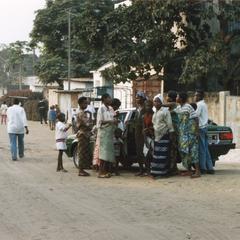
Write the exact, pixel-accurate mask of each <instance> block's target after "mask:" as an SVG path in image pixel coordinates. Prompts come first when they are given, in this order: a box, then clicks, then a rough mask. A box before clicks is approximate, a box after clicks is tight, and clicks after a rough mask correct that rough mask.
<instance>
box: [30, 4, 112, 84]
mask: <svg viewBox="0 0 240 240" xmlns="http://www.w3.org/2000/svg"><path fill="white" fill-rule="evenodd" d="M69 11H70V13H71V14H70V19H71V70H72V71H71V76H72V77H80V76H88V75H89V74H90V73H89V71H90V70H92V69H95V68H97V67H99V66H101V65H102V64H103V63H105V62H106V61H107V59H106V57H105V51H104V50H103V49H102V45H103V43H102V42H101V36H100V35H99V34H98V32H99V30H98V29H99V28H100V27H101V26H100V25H99V24H100V23H101V22H102V18H103V17H104V16H105V15H106V14H107V13H109V12H110V11H113V2H112V1H111V0H100V1H95V0H55V1H48V4H47V7H46V8H44V9H41V10H39V11H38V13H37V16H36V18H35V21H34V28H33V30H32V33H31V37H32V42H31V44H32V45H33V46H37V45H40V46H42V47H41V49H42V58H41V61H40V62H39V64H38V66H37V72H38V74H39V76H40V79H41V80H42V81H43V82H45V83H47V82H54V81H56V82H58V83H59V84H60V85H61V78H64V77H67V71H66V68H67V58H68V54H67V51H68V46H67V43H68V12H69ZM92 43H96V45H97V44H98V51H97V52H96V51H94V49H93V48H92ZM46 61H47V63H48V64H50V67H49V69H47V65H48V64H47V63H46ZM59 66H61V67H59ZM61 68H62V70H61Z"/></svg>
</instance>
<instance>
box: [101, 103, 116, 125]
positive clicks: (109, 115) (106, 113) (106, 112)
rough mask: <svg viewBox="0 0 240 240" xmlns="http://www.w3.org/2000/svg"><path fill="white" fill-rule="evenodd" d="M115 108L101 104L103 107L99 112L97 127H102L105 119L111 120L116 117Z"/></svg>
mask: <svg viewBox="0 0 240 240" xmlns="http://www.w3.org/2000/svg"><path fill="white" fill-rule="evenodd" d="M114 114H115V112H114V110H113V108H112V107H110V106H109V107H108V108H107V107H106V106H105V105H104V104H102V105H101V107H100V108H99V109H98V114H97V127H98V128H100V127H102V122H103V121H111V120H113V119H114Z"/></svg>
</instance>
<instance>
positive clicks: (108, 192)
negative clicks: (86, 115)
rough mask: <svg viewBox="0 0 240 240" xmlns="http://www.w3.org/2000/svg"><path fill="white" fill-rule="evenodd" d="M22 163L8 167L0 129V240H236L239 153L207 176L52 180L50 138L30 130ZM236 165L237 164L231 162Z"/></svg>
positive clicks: (239, 232) (59, 176)
mask: <svg viewBox="0 0 240 240" xmlns="http://www.w3.org/2000/svg"><path fill="white" fill-rule="evenodd" d="M25 140H26V157H25V158H24V159H22V160H19V161H17V162H13V161H11V160H10V154H9V144H8V137H7V134H6V129H5V126H0V170H1V172H0V240H28V239H29V240H30V239H31V240H48V239H49V240H50V239H51V240H69V239H70V240H75V239H80V240H85V239H86V240H95V239H103V240H127V239H129V240H135V239H136V240H168V239H169V240H184V239H193V240H239V239H240V161H239V160H240V154H239V153H240V151H239V150H238V151H233V152H232V153H230V154H229V155H228V156H225V157H224V158H222V160H221V161H220V162H219V163H218V164H217V171H216V175H215V176H209V175H208V176H203V177H202V178H200V179H194V180H192V179H189V178H185V177H174V178H169V179H165V180H157V181H153V180H150V179H146V178H140V177H139V178H137V177H134V176H133V173H129V172H124V173H122V175H121V176H120V177H113V178H111V179H97V178H96V176H95V173H92V176H91V177H90V178H80V177H78V176H77V170H76V169H75V168H74V166H73V163H72V162H71V161H70V159H68V158H67V157H66V156H65V158H64V164H65V167H66V169H67V170H68V171H69V172H68V173H56V171H55V169H56V156H57V152H56V151H55V145H54V133H53V132H50V130H49V129H48V128H47V126H40V124H38V123H33V122H30V135H28V136H26V138H25ZM237 160H238V161H237Z"/></svg>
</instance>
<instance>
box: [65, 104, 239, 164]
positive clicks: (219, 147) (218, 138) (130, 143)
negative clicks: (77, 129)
mask: <svg viewBox="0 0 240 240" xmlns="http://www.w3.org/2000/svg"><path fill="white" fill-rule="evenodd" d="M135 113H136V109H135V108H132V109H125V110H121V111H120V114H119V118H120V120H121V121H122V122H123V123H124V127H125V131H124V136H125V138H124V140H125V141H124V144H125V151H126V158H124V159H122V160H121V164H122V165H123V166H124V167H130V166H131V165H132V164H133V163H135V162H136V160H137V159H136V146H135V137H134V135H135V133H134V124H133V121H134V117H135ZM208 142H209V151H210V154H211V156H212V159H213V164H214V165H215V162H216V161H217V160H218V158H219V156H221V155H225V154H227V153H228V152H229V150H230V149H234V148H235V143H233V133H232V130H231V128H230V127H225V126H218V125H217V124H215V123H214V122H212V121H209V126H208ZM92 145H94V141H92ZM76 146H77V139H76V136H75V135H71V136H69V137H68V139H67V147H68V149H67V154H68V156H69V157H73V161H74V164H75V166H76V167H78V156H77V151H76Z"/></svg>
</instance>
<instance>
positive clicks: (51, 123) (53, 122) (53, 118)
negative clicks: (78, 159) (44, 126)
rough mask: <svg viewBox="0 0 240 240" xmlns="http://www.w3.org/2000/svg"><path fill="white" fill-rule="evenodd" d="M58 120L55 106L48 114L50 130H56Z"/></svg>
mask: <svg viewBox="0 0 240 240" xmlns="http://www.w3.org/2000/svg"><path fill="white" fill-rule="evenodd" d="M56 119H57V113H56V111H55V109H54V106H51V107H50V110H49V112H48V121H49V127H50V130H52V131H53V130H55V126H56Z"/></svg>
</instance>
